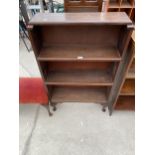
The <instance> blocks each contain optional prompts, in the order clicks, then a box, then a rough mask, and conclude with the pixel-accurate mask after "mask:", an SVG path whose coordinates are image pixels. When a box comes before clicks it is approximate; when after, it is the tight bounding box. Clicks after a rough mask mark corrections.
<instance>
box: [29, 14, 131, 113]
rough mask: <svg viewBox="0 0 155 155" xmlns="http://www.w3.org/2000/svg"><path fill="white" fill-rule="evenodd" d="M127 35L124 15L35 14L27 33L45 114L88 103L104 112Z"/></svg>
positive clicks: (115, 78)
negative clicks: (44, 96) (61, 105)
mask: <svg viewBox="0 0 155 155" xmlns="http://www.w3.org/2000/svg"><path fill="white" fill-rule="evenodd" d="M116 14H117V15H116ZM132 30H133V29H132V22H131V20H130V19H129V18H128V16H127V15H126V14H125V13H105V14H104V13H76V14H75V13H64V14H48V13H44V14H42V13H38V14H36V15H35V16H34V17H33V18H32V19H31V21H30V23H29V25H28V31H29V35H30V40H31V43H32V47H33V50H34V54H35V57H36V60H37V63H38V66H39V69H40V72H41V75H42V78H43V80H44V84H45V88H46V91H47V95H48V98H49V108H50V105H52V106H53V108H54V110H56V104H57V103H62V102H93V103H98V104H101V105H102V107H103V111H105V108H106V107H108V100H109V96H110V94H111V96H112V97H113V95H114V94H113V92H111V90H112V89H115V91H117V88H115V87H116V85H117V80H119V77H120V73H119V72H120V70H122V69H123V68H124V67H123V66H124V65H123V63H124V59H125V56H126V48H127V46H128V43H129V40H130V37H131V34H132ZM117 72H118V73H117ZM116 75H117V76H116ZM122 76H123V75H122ZM49 110H50V109H49Z"/></svg>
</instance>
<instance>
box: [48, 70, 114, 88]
mask: <svg viewBox="0 0 155 155" xmlns="http://www.w3.org/2000/svg"><path fill="white" fill-rule="evenodd" d="M45 83H46V84H47V85H73V86H76V85H78V86H80V85H82V86H83V85H84V86H112V84H113V83H112V76H111V75H110V73H109V72H106V71H103V70H69V71H68V70H67V71H66V70H65V71H51V72H50V73H49V74H48V75H47V79H46V81H45Z"/></svg>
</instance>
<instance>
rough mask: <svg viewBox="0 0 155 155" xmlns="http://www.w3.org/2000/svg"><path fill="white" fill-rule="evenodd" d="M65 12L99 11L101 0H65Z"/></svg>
mask: <svg viewBox="0 0 155 155" xmlns="http://www.w3.org/2000/svg"><path fill="white" fill-rule="evenodd" d="M64 6H65V12H101V9H102V0H65V1H64Z"/></svg>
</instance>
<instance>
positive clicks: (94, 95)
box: [51, 87, 107, 104]
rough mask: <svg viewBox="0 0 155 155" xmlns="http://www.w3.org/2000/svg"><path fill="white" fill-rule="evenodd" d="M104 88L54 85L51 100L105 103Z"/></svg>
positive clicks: (105, 94) (57, 101)
mask: <svg viewBox="0 0 155 155" xmlns="http://www.w3.org/2000/svg"><path fill="white" fill-rule="evenodd" d="M106 92H107V91H106V88H98V87H97V88H96V87H95V88H94V87H54V88H53V89H52V92H51V93H52V99H51V101H52V102H55V103H61V102H95V103H102V104H107V93H106Z"/></svg>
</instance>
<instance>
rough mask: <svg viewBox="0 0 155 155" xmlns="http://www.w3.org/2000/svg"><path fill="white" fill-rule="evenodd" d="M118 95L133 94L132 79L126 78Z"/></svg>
mask: <svg viewBox="0 0 155 155" xmlns="http://www.w3.org/2000/svg"><path fill="white" fill-rule="evenodd" d="M120 95H125V96H130V95H131V96H133V95H135V81H134V80H132V79H127V80H126V81H125V82H124V84H123V87H122V90H121V92H120Z"/></svg>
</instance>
